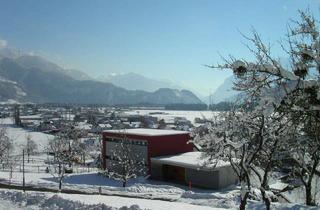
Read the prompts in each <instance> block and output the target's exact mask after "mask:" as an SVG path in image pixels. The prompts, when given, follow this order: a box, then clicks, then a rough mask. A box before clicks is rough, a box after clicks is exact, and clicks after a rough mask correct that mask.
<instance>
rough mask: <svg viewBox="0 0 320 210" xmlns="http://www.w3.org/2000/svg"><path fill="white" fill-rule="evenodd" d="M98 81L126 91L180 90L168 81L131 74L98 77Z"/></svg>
mask: <svg viewBox="0 0 320 210" xmlns="http://www.w3.org/2000/svg"><path fill="white" fill-rule="evenodd" d="M99 81H102V82H109V83H112V84H114V85H116V86H119V87H123V88H126V89H128V90H144V91H156V90H158V89H160V88H173V89H180V88H179V87H178V86H176V85H173V84H172V83H170V82H168V81H160V80H156V79H151V78H148V77H145V76H142V75H140V74H136V73H132V72H131V73H126V74H110V75H107V76H106V77H100V78H99Z"/></svg>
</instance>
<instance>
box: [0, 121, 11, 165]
mask: <svg viewBox="0 0 320 210" xmlns="http://www.w3.org/2000/svg"><path fill="white" fill-rule="evenodd" d="M12 150H13V144H12V140H11V139H10V138H9V137H8V135H7V128H6V127H0V162H1V163H2V164H7V163H9V159H10V154H11V153H12Z"/></svg>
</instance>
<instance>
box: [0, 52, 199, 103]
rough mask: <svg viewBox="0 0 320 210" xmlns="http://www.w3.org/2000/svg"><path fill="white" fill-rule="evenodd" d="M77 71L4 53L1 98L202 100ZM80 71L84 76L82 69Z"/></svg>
mask: <svg viewBox="0 0 320 210" xmlns="http://www.w3.org/2000/svg"><path fill="white" fill-rule="evenodd" d="M70 72H71V74H72V75H73V76H71V75H70ZM75 72H76V73H79V72H77V71H74V70H71V71H65V70H64V69H62V68H61V67H59V66H58V65H56V64H54V63H52V62H49V61H47V60H45V59H43V58H41V57H39V56H32V55H23V56H18V57H10V56H1V57H0V100H1V101H6V100H8V99H12V100H17V101H29V102H40V103H44V102H53V103H91V104H92V103H99V104H110V105H111V104H139V103H148V104H172V103H185V104H193V103H202V102H201V101H200V100H199V99H198V98H197V97H196V96H195V95H194V94H193V93H192V92H190V91H186V90H182V91H179V90H174V89H168V88H167V89H159V90H157V91H154V92H146V91H133V90H126V89H124V88H121V87H117V86H115V85H113V84H110V83H106V82H98V81H94V80H82V79H74V78H73V77H75V75H74V74H75ZM78 75H80V78H82V76H81V75H82V74H81V73H80V74H78ZM84 77H85V76H84ZM78 78H79V77H78Z"/></svg>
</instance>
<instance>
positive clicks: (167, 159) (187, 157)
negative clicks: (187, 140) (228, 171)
mask: <svg viewBox="0 0 320 210" xmlns="http://www.w3.org/2000/svg"><path fill="white" fill-rule="evenodd" d="M206 161H207V159H206V158H203V157H202V152H186V153H181V154H177V155H169V156H159V157H153V158H151V162H153V163H160V164H167V165H173V166H180V167H185V168H191V169H199V170H200V169H201V170H215V169H218V168H221V167H224V166H229V165H230V163H228V162H225V161H222V160H219V161H218V163H217V165H216V166H215V167H214V164H206Z"/></svg>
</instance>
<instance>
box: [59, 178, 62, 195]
mask: <svg viewBox="0 0 320 210" xmlns="http://www.w3.org/2000/svg"><path fill="white" fill-rule="evenodd" d="M61 188H62V177H61V178H60V179H59V192H61Z"/></svg>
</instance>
